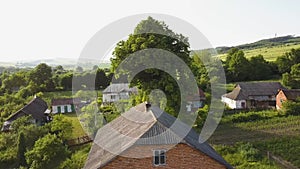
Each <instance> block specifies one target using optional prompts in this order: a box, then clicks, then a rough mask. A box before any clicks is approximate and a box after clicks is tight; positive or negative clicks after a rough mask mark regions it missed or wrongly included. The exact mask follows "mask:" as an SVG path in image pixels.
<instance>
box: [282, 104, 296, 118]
mask: <svg viewBox="0 0 300 169" xmlns="http://www.w3.org/2000/svg"><path fill="white" fill-rule="evenodd" d="M282 107H283V108H282V112H283V114H284V115H300V102H292V101H286V102H284V103H283V104H282Z"/></svg>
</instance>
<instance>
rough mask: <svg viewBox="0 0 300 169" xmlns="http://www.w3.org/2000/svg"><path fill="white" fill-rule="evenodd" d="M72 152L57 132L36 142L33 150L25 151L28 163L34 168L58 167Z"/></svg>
mask: <svg viewBox="0 0 300 169" xmlns="http://www.w3.org/2000/svg"><path fill="white" fill-rule="evenodd" d="M69 153H70V152H69V151H68V150H67V147H66V146H64V145H63V144H62V140H61V139H59V138H58V137H57V136H56V135H55V134H47V135H46V136H44V137H42V138H41V139H39V140H38V141H36V142H35V144H34V147H33V149H32V150H30V151H27V152H26V153H25V157H26V161H27V164H28V165H29V166H30V168H32V169H47V168H49V169H52V168H55V167H58V166H59V164H60V163H61V161H63V160H64V159H65V158H66V157H67V156H68V154H69Z"/></svg>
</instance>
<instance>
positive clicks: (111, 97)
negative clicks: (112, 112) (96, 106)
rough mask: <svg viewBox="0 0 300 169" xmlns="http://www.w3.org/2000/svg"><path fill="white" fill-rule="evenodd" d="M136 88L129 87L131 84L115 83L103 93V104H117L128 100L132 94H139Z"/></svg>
mask: <svg viewBox="0 0 300 169" xmlns="http://www.w3.org/2000/svg"><path fill="white" fill-rule="evenodd" d="M137 93H138V89H137V88H136V87H132V88H130V87H129V83H114V84H111V85H109V86H108V87H107V88H106V89H105V90H103V92H102V95H103V96H102V101H103V104H108V103H113V102H117V101H119V100H127V99H129V96H130V95H131V94H137Z"/></svg>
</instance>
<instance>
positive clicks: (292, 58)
mask: <svg viewBox="0 0 300 169" xmlns="http://www.w3.org/2000/svg"><path fill="white" fill-rule="evenodd" d="M298 63H300V48H299V49H291V51H290V52H287V53H285V54H284V55H283V56H280V57H278V58H277V59H276V64H277V66H278V69H279V72H280V73H282V74H283V73H288V72H290V71H291V67H292V66H293V65H295V64H298Z"/></svg>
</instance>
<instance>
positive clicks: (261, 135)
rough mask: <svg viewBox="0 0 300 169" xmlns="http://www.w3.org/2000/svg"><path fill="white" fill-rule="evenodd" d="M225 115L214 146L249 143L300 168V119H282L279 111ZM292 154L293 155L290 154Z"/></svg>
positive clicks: (214, 135)
mask: <svg viewBox="0 0 300 169" xmlns="http://www.w3.org/2000/svg"><path fill="white" fill-rule="evenodd" d="M247 114H248V113H240V114H233V115H224V117H223V119H222V121H221V123H220V125H219V126H218V128H217V130H216V131H215V133H214V134H213V136H212V137H211V138H210V140H209V142H210V143H211V144H213V145H235V144H236V143H238V142H249V143H251V144H253V145H254V146H255V147H256V148H258V149H259V150H262V151H270V152H271V153H273V154H275V155H276V156H279V157H281V158H283V159H284V160H286V161H289V162H291V163H292V164H293V165H295V166H297V167H300V160H299V157H300V153H299V152H300V150H299V148H300V116H287V117H285V116H279V115H278V113H277V111H275V110H274V111H273V110H270V111H262V112H251V113H250V114H251V115H252V117H256V116H258V117H257V118H250V116H249V115H247ZM291 152H293V153H291Z"/></svg>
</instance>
